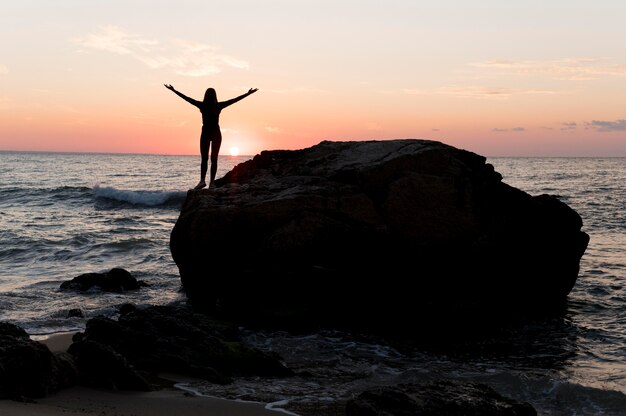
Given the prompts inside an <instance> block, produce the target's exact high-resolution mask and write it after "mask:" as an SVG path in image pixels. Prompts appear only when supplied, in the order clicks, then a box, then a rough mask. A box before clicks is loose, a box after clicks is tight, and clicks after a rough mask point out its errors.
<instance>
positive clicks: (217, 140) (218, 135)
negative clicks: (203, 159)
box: [209, 129, 222, 187]
mask: <svg viewBox="0 0 626 416" xmlns="http://www.w3.org/2000/svg"><path fill="white" fill-rule="evenodd" d="M211 142H212V143H213V144H212V145H211V181H210V182H209V187H210V186H211V185H212V184H213V181H214V180H215V175H217V158H218V156H219V154H220V147H221V146H222V132H221V131H219V129H218V130H217V131H216V132H215V135H214V137H213V139H212V140H211Z"/></svg>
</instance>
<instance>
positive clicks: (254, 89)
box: [248, 88, 259, 94]
mask: <svg viewBox="0 0 626 416" xmlns="http://www.w3.org/2000/svg"><path fill="white" fill-rule="evenodd" d="M258 90H259V89H258V88H250V90H249V91H248V94H252V93H253V92H257V91H258Z"/></svg>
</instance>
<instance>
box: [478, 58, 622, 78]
mask: <svg viewBox="0 0 626 416" xmlns="http://www.w3.org/2000/svg"><path fill="white" fill-rule="evenodd" d="M470 66H473V67H476V68H482V69H496V70H501V71H503V72H506V73H511V74H515V75H527V76H531V75H546V76H549V77H552V78H556V79H563V80H569V81H589V80H594V79H598V78H601V77H605V76H613V77H626V64H611V63H608V62H606V60H602V59H595V58H570V59H557V60H551V61H514V60H491V61H485V62H476V63H472V64H470Z"/></svg>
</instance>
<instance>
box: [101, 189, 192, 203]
mask: <svg viewBox="0 0 626 416" xmlns="http://www.w3.org/2000/svg"><path fill="white" fill-rule="evenodd" d="M93 192H94V195H95V197H96V199H109V200H113V201H119V202H124V203H128V204H133V205H143V206H159V205H165V204H167V203H170V202H173V201H180V200H182V199H183V198H185V196H186V192H182V191H131V190H125V189H117V188H114V187H112V186H100V185H99V184H96V185H95V186H94V187H93Z"/></svg>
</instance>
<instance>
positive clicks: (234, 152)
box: [230, 146, 239, 156]
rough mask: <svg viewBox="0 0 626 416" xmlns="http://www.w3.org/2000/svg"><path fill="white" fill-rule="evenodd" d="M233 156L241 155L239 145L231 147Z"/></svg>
mask: <svg viewBox="0 0 626 416" xmlns="http://www.w3.org/2000/svg"><path fill="white" fill-rule="evenodd" d="M230 155H231V156H239V148H238V147H237V146H233V147H231V148H230Z"/></svg>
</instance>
